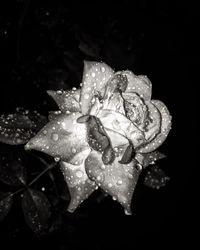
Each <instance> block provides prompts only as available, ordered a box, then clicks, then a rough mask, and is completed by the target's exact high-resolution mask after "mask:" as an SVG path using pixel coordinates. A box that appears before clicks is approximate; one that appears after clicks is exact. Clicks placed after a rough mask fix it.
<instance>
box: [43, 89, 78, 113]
mask: <svg viewBox="0 0 200 250" xmlns="http://www.w3.org/2000/svg"><path fill="white" fill-rule="evenodd" d="M47 93H48V94H49V95H50V96H51V97H52V98H53V99H54V101H55V102H56V103H57V105H58V107H59V108H60V110H61V111H62V112H64V113H65V112H66V111H70V112H79V111H80V109H81V108H80V103H79V99H80V89H77V90H69V91H62V90H58V91H52V90H48V91H47Z"/></svg>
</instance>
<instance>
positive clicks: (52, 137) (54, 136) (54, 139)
mask: <svg viewBox="0 0 200 250" xmlns="http://www.w3.org/2000/svg"><path fill="white" fill-rule="evenodd" d="M58 138H59V136H58V134H57V133H52V134H51V139H52V140H53V141H57V140H58Z"/></svg>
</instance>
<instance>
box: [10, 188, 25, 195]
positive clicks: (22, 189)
mask: <svg viewBox="0 0 200 250" xmlns="http://www.w3.org/2000/svg"><path fill="white" fill-rule="evenodd" d="M24 189H25V187H23V188H20V189H18V190H17V191H15V192H14V193H12V195H16V194H18V193H20V192H22V191H24Z"/></svg>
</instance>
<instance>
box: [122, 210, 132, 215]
mask: <svg viewBox="0 0 200 250" xmlns="http://www.w3.org/2000/svg"><path fill="white" fill-rule="evenodd" d="M124 213H125V215H132V213H131V211H128V210H127V209H124Z"/></svg>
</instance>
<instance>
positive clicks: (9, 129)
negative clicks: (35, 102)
mask: <svg viewBox="0 0 200 250" xmlns="http://www.w3.org/2000/svg"><path fill="white" fill-rule="evenodd" d="M45 123H46V119H45V117H44V116H41V115H40V114H38V113H37V112H33V113H30V112H29V111H26V112H24V113H15V114H9V115H1V116H0V142H3V143H6V144H10V145H20V144H25V143H26V142H27V141H28V140H30V138H31V137H33V136H34V135H35V134H36V133H37V132H38V130H39V129H40V128H41V127H42V126H44V124H45Z"/></svg>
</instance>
